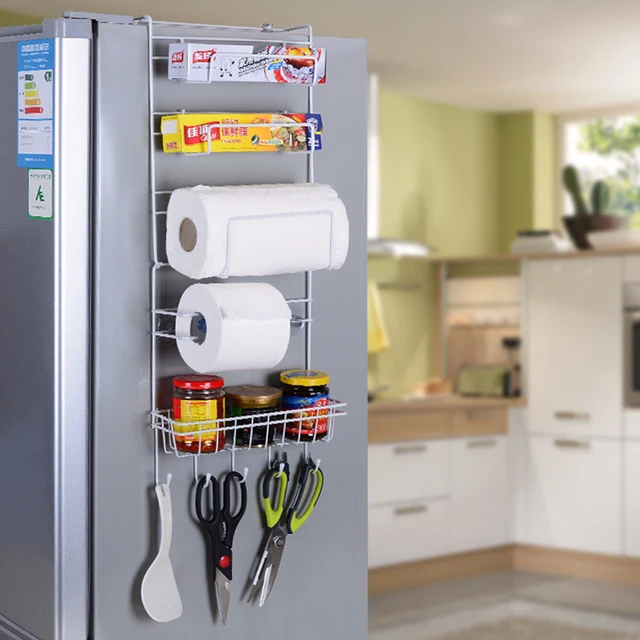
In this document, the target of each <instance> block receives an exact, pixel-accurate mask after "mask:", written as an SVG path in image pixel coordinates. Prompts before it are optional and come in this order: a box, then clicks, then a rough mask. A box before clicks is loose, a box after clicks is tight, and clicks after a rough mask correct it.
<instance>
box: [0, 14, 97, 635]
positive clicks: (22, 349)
mask: <svg viewBox="0 0 640 640" xmlns="http://www.w3.org/2000/svg"><path fill="white" fill-rule="evenodd" d="M58 26H59V25H58V21H48V23H47V24H46V25H45V27H44V30H43V28H42V27H33V28H30V29H27V30H24V32H25V33H26V32H30V33H32V35H29V36H24V35H22V36H21V35H13V36H7V35H4V36H3V35H2V33H0V61H1V63H0V85H1V86H2V87H3V90H2V93H1V94H0V150H1V151H0V154H1V155H0V158H1V170H0V194H1V196H2V212H1V221H0V272H1V273H2V277H1V278H0V299H1V300H2V313H0V331H1V333H2V341H1V343H0V363H1V366H0V638H2V639H3V640H5V639H7V638H11V639H12V640H13V639H15V638H19V639H22V638H29V639H32V638H37V639H39V640H67V639H71V638H73V639H76V638H77V639H80V638H86V637H87V636H88V610H89V597H88V433H89V424H88V418H89V410H88V406H89V400H90V395H89V385H90V376H89V330H90V319H89V311H90V301H89V286H90V272H89V262H90V261H89V249H90V223H89V216H90V206H89V205H90V201H89V180H90V153H89V151H90V149H89V145H90V107H89V101H90V47H91V41H90V39H89V36H90V35H91V32H90V30H88V31H86V35H87V37H58V32H59V31H60V30H59V29H58ZM80 27H81V25H80V24H79V23H78V24H75V25H73V28H69V29H68V32H67V33H69V34H71V32H75V31H76V30H77V29H76V28H78V29H80ZM80 30H81V29H80ZM8 31H9V32H10V33H13V34H15V33H16V32H19V31H20V29H11V30H8ZM34 52H35V54H36V55H35V56H32V55H31V54H33V53H34ZM25 56H26V57H29V56H31V62H33V58H34V57H36V58H39V60H40V61H42V60H45V61H46V62H47V64H46V65H45V69H46V70H44V71H42V72H41V73H40V72H35V73H34V72H33V71H26V72H25V71H23V72H22V77H19V73H18V69H19V66H18V65H19V62H20V61H23V62H24V59H25ZM36 64H39V62H38V61H36ZM21 68H23V69H24V67H21ZM26 85H29V86H26ZM25 89H26V91H27V92H30V93H28V94H27V98H28V99H29V100H30V102H27V103H26V104H27V105H31V107H33V108H34V109H42V111H41V112H38V114H40V113H42V114H43V117H47V116H50V117H49V119H48V122H47V121H42V120H38V121H37V124H36V125H35V127H36V130H37V132H36V133H33V134H29V136H30V137H29V136H27V137H24V134H23V136H21V137H20V139H21V145H22V146H21V149H20V150H22V151H25V152H26V153H25V156H26V157H31V158H32V160H31V162H32V163H33V164H32V169H29V168H25V167H18V156H17V154H18V151H19V149H18V144H17V143H18V140H19V135H18V129H17V127H18V103H19V99H18V92H19V91H25ZM24 100H25V97H24V96H22V100H21V107H23V108H24V106H25V102H24ZM50 101H52V102H50ZM40 105H41V106H40ZM23 113H24V112H23ZM30 122H31V123H32V122H33V121H30ZM49 125H52V131H53V141H52V148H51V147H48V146H47V145H48V144H49V141H48V140H46V141H44V142H43V140H42V136H47V135H49V134H48V133H47V132H46V127H48V126H49ZM38 127H44V129H42V128H40V129H38ZM42 131H45V133H42ZM38 136H40V137H38ZM33 144H35V149H34V148H33V146H30V145H33ZM50 150H52V151H53V153H52V155H51V156H49V157H45V156H47V153H46V152H47V151H50ZM42 153H44V156H41V155H40V154H42ZM44 165H46V166H47V167H49V168H45V169H42V167H43V166H44ZM33 167H36V168H33Z"/></svg>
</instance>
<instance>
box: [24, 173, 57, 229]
mask: <svg viewBox="0 0 640 640" xmlns="http://www.w3.org/2000/svg"><path fill="white" fill-rule="evenodd" d="M29 217H30V218H45V219H46V218H53V171H51V169H30V170H29Z"/></svg>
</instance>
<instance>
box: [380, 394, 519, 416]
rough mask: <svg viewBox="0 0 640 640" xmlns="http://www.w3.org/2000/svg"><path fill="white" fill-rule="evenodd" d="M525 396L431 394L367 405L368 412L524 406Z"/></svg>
mask: <svg viewBox="0 0 640 640" xmlns="http://www.w3.org/2000/svg"><path fill="white" fill-rule="evenodd" d="M526 404H527V400H526V398H470V397H463V396H457V395H453V396H433V397H429V396H427V397H425V398H416V399H411V400H388V401H384V400H380V401H378V402H372V403H371V404H370V405H369V413H370V414H371V413H402V412H406V411H408V412H415V411H459V410H461V409H462V410H463V411H464V410H467V411H469V410H474V409H501V408H509V407H524V406H526Z"/></svg>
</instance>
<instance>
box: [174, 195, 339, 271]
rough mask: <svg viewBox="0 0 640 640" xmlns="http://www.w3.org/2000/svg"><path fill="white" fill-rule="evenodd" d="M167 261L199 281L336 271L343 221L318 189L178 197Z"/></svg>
mask: <svg viewBox="0 0 640 640" xmlns="http://www.w3.org/2000/svg"><path fill="white" fill-rule="evenodd" d="M166 241H167V244H166V246H167V258H168V260H169V263H170V264H171V266H172V267H173V268H174V269H175V270H176V271H178V272H180V273H182V274H184V275H186V276H188V277H189V278H194V279H196V280H200V279H202V278H226V277H228V276H268V275H275V274H281V273H298V272H302V271H316V270H319V269H339V268H340V267H341V266H342V265H343V264H344V262H345V260H346V258H347V253H348V250H349V220H348V218H347V212H346V209H345V206H344V203H343V202H342V200H340V198H339V197H338V194H337V193H336V192H335V190H334V189H333V188H332V187H330V186H327V185H321V184H268V185H245V186H243V185H240V186H231V187H204V186H199V187H190V188H185V189H177V190H176V191H174V192H173V193H172V195H171V198H170V200H169V206H168V209H167V238H166Z"/></svg>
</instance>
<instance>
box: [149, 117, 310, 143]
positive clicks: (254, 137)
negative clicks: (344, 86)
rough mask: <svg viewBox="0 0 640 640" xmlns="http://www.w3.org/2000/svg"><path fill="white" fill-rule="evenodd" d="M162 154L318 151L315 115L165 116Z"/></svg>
mask: <svg viewBox="0 0 640 640" xmlns="http://www.w3.org/2000/svg"><path fill="white" fill-rule="evenodd" d="M161 131H162V148H163V149H164V152H165V153H207V152H208V151H209V150H210V151H212V152H214V153H215V152H220V151H257V152H261V151H311V150H315V151H320V150H321V149H322V116H321V115H320V114H318V113H195V114H194V113H189V114H186V113H185V114H176V115H171V116H164V117H163V118H162V123H161Z"/></svg>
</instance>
